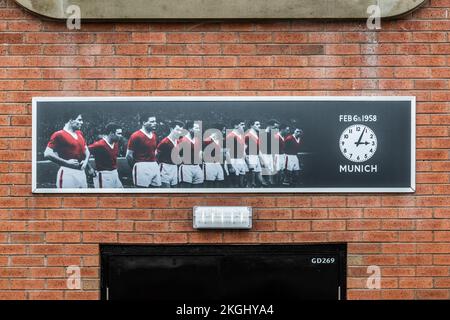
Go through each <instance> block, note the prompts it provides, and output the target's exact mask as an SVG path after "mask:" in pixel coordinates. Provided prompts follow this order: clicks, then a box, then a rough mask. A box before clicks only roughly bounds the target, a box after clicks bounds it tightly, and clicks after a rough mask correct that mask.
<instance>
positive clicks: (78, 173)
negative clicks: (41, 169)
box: [56, 167, 88, 189]
mask: <svg viewBox="0 0 450 320" xmlns="http://www.w3.org/2000/svg"><path fill="white" fill-rule="evenodd" d="M87 187H88V184H87V179H86V173H85V172H84V170H77V169H72V168H67V167H60V168H59V170H58V174H57V175H56V188H58V189H67V188H73V189H82V188H87Z"/></svg>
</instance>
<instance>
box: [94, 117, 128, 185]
mask: <svg viewBox="0 0 450 320" xmlns="http://www.w3.org/2000/svg"><path fill="white" fill-rule="evenodd" d="M105 133H106V136H105V137H103V138H102V139H100V140H98V141H96V142H94V143H93V144H91V145H89V151H90V152H91V154H92V155H93V156H94V158H95V167H96V169H97V175H96V176H95V177H94V186H95V187H96V188H123V185H122V182H121V181H120V178H119V173H118V171H117V157H118V155H119V141H120V138H121V137H122V129H121V128H120V126H119V125H118V124H116V123H109V124H108V125H107V126H106V128H105Z"/></svg>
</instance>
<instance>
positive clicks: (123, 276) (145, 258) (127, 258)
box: [101, 244, 347, 302]
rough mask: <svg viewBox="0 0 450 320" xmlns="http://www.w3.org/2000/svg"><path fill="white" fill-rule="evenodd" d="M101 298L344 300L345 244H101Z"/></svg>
mask: <svg viewBox="0 0 450 320" xmlns="http://www.w3.org/2000/svg"><path fill="white" fill-rule="evenodd" d="M101 255H102V257H101V281H102V285H101V290H102V299H110V300H150V301H186V302H193V301H206V302H215V301H216V302H219V301H220V302H222V301H293V300H306V299H314V300H319V299H320V300H322V299H327V300H337V299H345V292H346V255H347V252H346V245H345V244H326V245H269V246H265V245H256V246H251V245H248V246H247V245H246V246H240V245H239V246H235V245H217V246H210V245H195V246H194V245H186V246H170V245H169V246H166V245H161V246H146V245H142V246H126V245H124V246H121V245H119V246H114V245H105V246H101Z"/></svg>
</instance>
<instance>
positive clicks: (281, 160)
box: [275, 154, 286, 171]
mask: <svg viewBox="0 0 450 320" xmlns="http://www.w3.org/2000/svg"><path fill="white" fill-rule="evenodd" d="M284 169H286V155H285V154H276V155H275V170H277V171H281V170H284Z"/></svg>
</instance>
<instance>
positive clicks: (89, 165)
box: [33, 97, 416, 193]
mask: <svg viewBox="0 0 450 320" xmlns="http://www.w3.org/2000/svg"><path fill="white" fill-rule="evenodd" d="M415 130H416V127H415V98H414V97H120V98H119V97H111V98H105V97H98V98H86V97H83V98H35V99H33V192H37V193H61V192H62V193H80V192H82V193H124V192H126V193H267V192H274V193H305V192H414V190H415Z"/></svg>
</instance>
